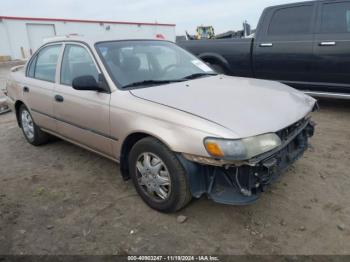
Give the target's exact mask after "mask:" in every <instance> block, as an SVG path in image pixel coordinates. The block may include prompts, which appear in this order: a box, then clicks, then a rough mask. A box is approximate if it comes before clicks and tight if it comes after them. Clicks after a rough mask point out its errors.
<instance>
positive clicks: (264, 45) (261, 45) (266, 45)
mask: <svg viewBox="0 0 350 262" xmlns="http://www.w3.org/2000/svg"><path fill="white" fill-rule="evenodd" d="M259 46H260V47H273V44H272V43H261V44H260V45H259Z"/></svg>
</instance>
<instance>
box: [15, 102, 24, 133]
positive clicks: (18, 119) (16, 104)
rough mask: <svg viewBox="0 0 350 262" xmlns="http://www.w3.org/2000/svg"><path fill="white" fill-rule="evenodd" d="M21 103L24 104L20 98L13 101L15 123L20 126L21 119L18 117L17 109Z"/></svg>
mask: <svg viewBox="0 0 350 262" xmlns="http://www.w3.org/2000/svg"><path fill="white" fill-rule="evenodd" d="M21 105H25V104H24V103H23V102H22V101H21V100H17V101H16V102H15V114H16V120H17V124H18V126H19V127H21V120H20V117H19V109H20V108H21Z"/></svg>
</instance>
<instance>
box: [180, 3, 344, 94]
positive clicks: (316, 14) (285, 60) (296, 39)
mask: <svg viewBox="0 0 350 262" xmlns="http://www.w3.org/2000/svg"><path fill="white" fill-rule="evenodd" d="M178 44H179V45H180V46H182V47H184V48H185V49H187V50H189V51H190V52H192V53H193V54H195V55H196V56H198V57H199V58H201V59H202V60H204V61H205V62H207V63H208V64H210V65H212V67H213V68H214V69H215V70H216V71H218V72H220V73H225V74H229V75H234V76H242V77H254V78H262V79H272V80H277V81H280V82H283V83H285V84H288V85H291V86H293V87H295V88H298V89H301V90H303V91H305V92H306V93H309V94H311V95H314V96H318V97H337V98H349V99H350V0H319V1H310V2H300V3H294V4H287V5H279V6H273V7H269V8H266V9H265V10H264V12H263V14H262V16H261V18H260V21H259V24H258V27H257V31H256V33H255V35H254V36H252V37H251V38H249V37H248V38H230V39H217V40H197V41H196V40H192V41H190V40H188V41H182V42H179V43H178Z"/></svg>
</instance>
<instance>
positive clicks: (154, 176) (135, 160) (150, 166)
mask: <svg viewBox="0 0 350 262" xmlns="http://www.w3.org/2000/svg"><path fill="white" fill-rule="evenodd" d="M129 171H130V176H131V178H132V180H133V183H134V185H135V188H136V190H137V192H138V193H139V195H140V196H141V198H142V199H143V201H144V202H145V203H146V204H148V205H149V206H150V207H151V208H153V209H156V210H158V211H161V212H176V211H178V210H180V209H181V208H183V207H184V206H186V205H187V204H188V203H189V201H190V200H191V198H192V195H191V192H190V190H189V185H188V181H187V176H186V173H185V170H184V168H183V166H182V165H181V163H180V161H179V160H178V159H177V157H176V156H175V154H174V153H173V152H171V151H170V150H169V149H168V148H167V147H166V146H165V145H163V144H162V143H161V142H160V141H158V140H156V139H154V138H152V137H147V138H144V139H142V140H140V141H139V142H137V143H136V144H135V145H134V146H133V148H132V149H131V152H130V155H129Z"/></svg>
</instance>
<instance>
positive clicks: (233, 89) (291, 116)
mask: <svg viewBox="0 0 350 262" xmlns="http://www.w3.org/2000/svg"><path fill="white" fill-rule="evenodd" d="M130 92H131V93H132V94H133V95H135V96H137V97H139V98H142V99H146V100H148V101H152V102H155V103H159V104H162V105H165V106H168V107H171V108H175V109H178V110H181V111H185V112H187V113H190V114H193V115H196V116H198V117H201V118H205V119H207V120H209V121H211V122H214V123H216V124H219V125H221V126H223V127H225V128H227V129H230V130H231V131H233V132H234V133H235V134H236V135H237V136H238V137H242V138H243V137H250V136H255V135H259V134H264V133H270V132H276V131H279V130H281V129H283V128H285V127H287V126H289V125H291V124H293V123H295V122H297V121H298V120H300V119H302V118H303V117H305V116H306V115H307V114H308V113H309V112H310V111H312V108H313V106H314V104H315V101H316V100H315V99H313V98H311V97H310V96H308V95H305V94H304V93H302V92H299V91H297V90H295V89H293V88H291V87H289V86H286V85H284V84H281V83H278V82H274V81H266V80H258V79H251V78H240V77H231V76H223V75H218V76H212V77H204V78H200V79H196V80H191V81H186V82H180V83H172V84H169V85H162V86H154V87H148V88H140V89H134V90H131V91H130Z"/></svg>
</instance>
